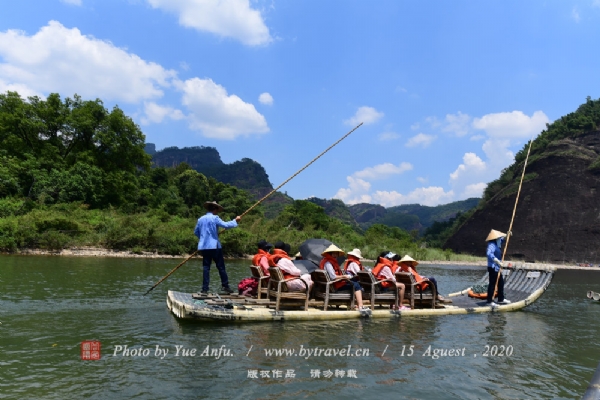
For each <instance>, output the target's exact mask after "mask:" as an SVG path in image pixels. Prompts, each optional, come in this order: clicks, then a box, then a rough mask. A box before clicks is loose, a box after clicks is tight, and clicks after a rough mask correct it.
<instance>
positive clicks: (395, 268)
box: [392, 261, 400, 274]
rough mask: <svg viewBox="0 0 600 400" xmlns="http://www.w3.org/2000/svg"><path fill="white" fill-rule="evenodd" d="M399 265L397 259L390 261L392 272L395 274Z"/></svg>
mask: <svg viewBox="0 0 600 400" xmlns="http://www.w3.org/2000/svg"><path fill="white" fill-rule="evenodd" d="M399 268H400V265H398V261H392V274H395V273H396V272H398V271H399Z"/></svg>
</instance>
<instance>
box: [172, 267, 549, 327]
mask: <svg viewBox="0 0 600 400" xmlns="http://www.w3.org/2000/svg"><path fill="white" fill-rule="evenodd" d="M554 272H555V269H554V268H552V267H545V268H539V267H538V268H536V267H535V265H527V264H523V265H521V266H516V267H514V268H511V269H506V270H503V275H504V279H505V284H504V292H505V295H506V298H507V299H510V300H511V302H512V303H510V304H506V305H498V306H495V307H491V306H488V305H487V303H486V300H482V299H475V298H471V297H469V296H468V295H467V292H468V290H469V289H470V288H467V289H465V290H463V291H461V292H457V293H451V294H449V295H448V297H449V298H451V299H452V304H439V305H438V306H436V308H433V309H432V308H416V309H412V310H402V311H399V310H390V309H389V308H384V307H380V308H378V307H376V308H375V309H374V310H368V311H357V310H348V309H347V308H346V307H344V306H340V307H339V308H329V309H328V310H326V311H324V310H323V303H322V302H318V301H315V300H311V301H310V302H309V308H308V310H307V311H304V310H299V309H286V310H280V311H276V310H275V306H274V302H273V301H269V300H266V299H265V300H257V299H255V298H249V297H244V296H238V295H230V296H219V295H208V296H202V295H200V294H192V293H183V292H177V291H172V290H169V292H168V294H167V306H168V307H169V310H171V312H172V313H173V314H174V315H175V316H176V317H177V318H183V319H197V320H204V321H230V322H248V321H284V320H287V321H293V320H296V321H312V320H333V319H354V318H399V317H409V316H419V315H452V314H470V313H486V312H497V311H498V312H505V311H515V310H519V309H522V308H524V307H526V306H528V305H529V304H531V303H533V302H534V301H536V300H537V299H538V298H539V297H540V296H541V295H542V294H543V293H544V291H545V290H546V289H547V288H548V286H549V285H550V283H551V281H552V278H553V276H554ZM487 282H488V276H487V273H486V274H485V276H484V277H483V278H482V279H481V281H480V283H487ZM367 303H368V302H367Z"/></svg>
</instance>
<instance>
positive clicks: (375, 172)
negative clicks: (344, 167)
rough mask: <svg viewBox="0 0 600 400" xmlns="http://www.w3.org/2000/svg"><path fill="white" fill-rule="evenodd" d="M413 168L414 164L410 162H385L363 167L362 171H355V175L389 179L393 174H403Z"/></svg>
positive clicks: (362, 177)
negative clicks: (395, 163) (396, 163)
mask: <svg viewBox="0 0 600 400" xmlns="http://www.w3.org/2000/svg"><path fill="white" fill-rule="evenodd" d="M411 169H413V166H412V165H411V164H410V163H407V162H403V163H401V164H398V165H394V164H392V163H385V164H379V165H375V166H374V167H368V168H365V169H363V170H362V171H358V172H355V173H354V174H353V176H355V177H357V178H360V179H369V180H373V179H387V178H389V177H390V176H391V175H397V174H401V173H403V172H405V171H410V170H411Z"/></svg>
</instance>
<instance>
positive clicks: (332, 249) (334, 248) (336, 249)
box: [321, 243, 346, 256]
mask: <svg viewBox="0 0 600 400" xmlns="http://www.w3.org/2000/svg"><path fill="white" fill-rule="evenodd" d="M336 252H337V253H343V254H346V252H344V250H342V249H340V248H339V247H337V246H336V245H335V244H333V243H332V244H330V245H329V247H328V248H326V249H325V250H324V251H323V252H322V253H321V255H322V256H325V253H336Z"/></svg>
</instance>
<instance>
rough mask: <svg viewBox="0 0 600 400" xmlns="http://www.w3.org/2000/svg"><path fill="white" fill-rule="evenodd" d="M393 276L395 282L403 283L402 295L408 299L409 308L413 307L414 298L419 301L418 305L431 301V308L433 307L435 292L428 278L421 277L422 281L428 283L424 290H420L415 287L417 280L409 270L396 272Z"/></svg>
mask: <svg viewBox="0 0 600 400" xmlns="http://www.w3.org/2000/svg"><path fill="white" fill-rule="evenodd" d="M395 277H396V281H397V282H400V283H404V286H405V293H404V296H405V297H408V298H409V299H410V308H415V299H416V300H418V301H419V305H421V306H423V305H424V303H425V302H428V303H429V302H431V308H435V302H436V299H437V293H436V290H435V286H434V285H433V283H432V282H431V281H430V280H429V279H427V278H423V282H427V283H429V285H427V288H426V289H425V290H423V291H421V290H419V288H418V287H417V280H416V279H415V277H414V275H413V274H411V273H410V272H396V274H395Z"/></svg>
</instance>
